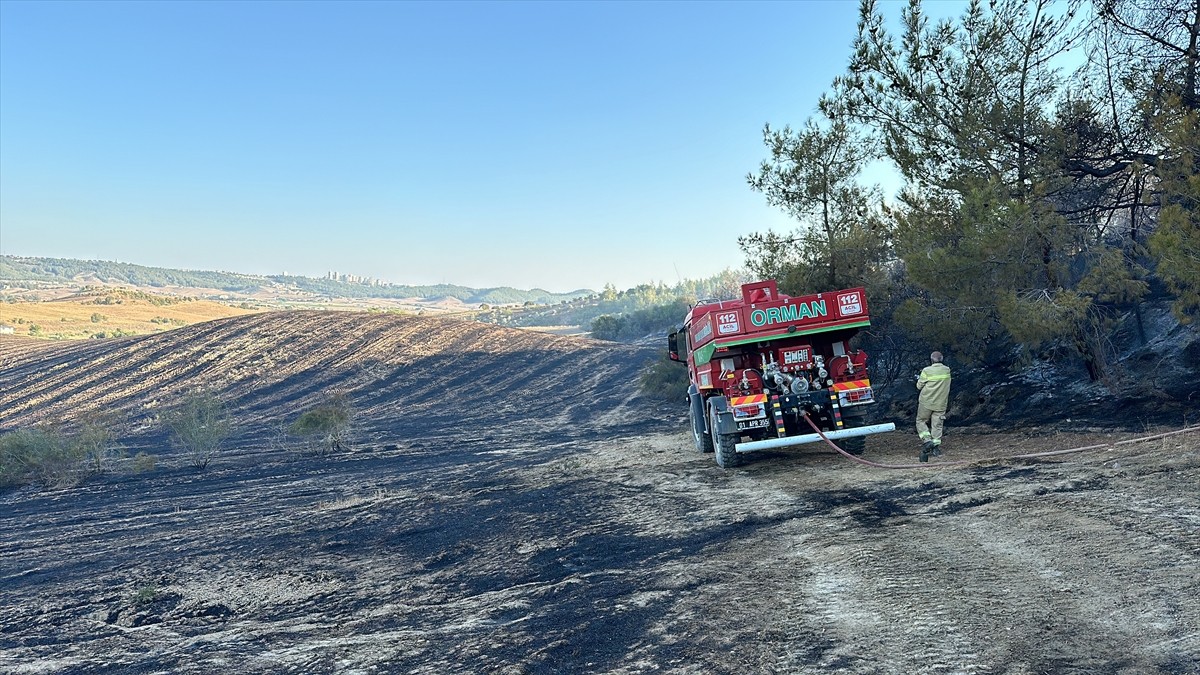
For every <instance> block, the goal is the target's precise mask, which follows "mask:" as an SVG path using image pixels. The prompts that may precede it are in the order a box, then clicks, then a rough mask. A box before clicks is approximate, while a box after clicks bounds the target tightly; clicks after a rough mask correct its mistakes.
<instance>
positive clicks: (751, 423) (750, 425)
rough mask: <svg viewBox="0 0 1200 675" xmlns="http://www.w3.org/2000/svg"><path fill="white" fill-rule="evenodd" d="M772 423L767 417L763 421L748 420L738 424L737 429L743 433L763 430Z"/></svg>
mask: <svg viewBox="0 0 1200 675" xmlns="http://www.w3.org/2000/svg"><path fill="white" fill-rule="evenodd" d="M770 421H771V420H768V419H767V418H765V417H764V418H763V419H761V420H746V421H745V422H738V423H737V428H738V431H742V430H743V429H763V428H766V427H767V425H768V424H769V423H770Z"/></svg>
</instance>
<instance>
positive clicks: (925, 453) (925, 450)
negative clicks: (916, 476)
mask: <svg viewBox="0 0 1200 675" xmlns="http://www.w3.org/2000/svg"><path fill="white" fill-rule="evenodd" d="M934 448H935V446H934V444H933V441H932V440H929V439H926V440H925V442H924V443H922V444H921V461H922V462H928V461H929V453H930V452H931V451H932V450H934Z"/></svg>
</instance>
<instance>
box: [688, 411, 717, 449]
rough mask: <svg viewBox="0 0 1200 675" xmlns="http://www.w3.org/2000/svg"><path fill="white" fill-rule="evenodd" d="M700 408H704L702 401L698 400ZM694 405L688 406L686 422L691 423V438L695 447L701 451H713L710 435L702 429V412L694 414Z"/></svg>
mask: <svg viewBox="0 0 1200 675" xmlns="http://www.w3.org/2000/svg"><path fill="white" fill-rule="evenodd" d="M699 403H700V409H701V410H704V408H703V406H704V402H703V401H699ZM696 407H697V406H695V405H689V406H688V422H690V423H691V425H692V440H693V441H695V442H696V449H697V450H699V451H700V452H702V453H707V452H712V451H713V441H712V436H709V435H708V431H706V430H705V429H704V414H703V413H700V415H699V416H697V414H696Z"/></svg>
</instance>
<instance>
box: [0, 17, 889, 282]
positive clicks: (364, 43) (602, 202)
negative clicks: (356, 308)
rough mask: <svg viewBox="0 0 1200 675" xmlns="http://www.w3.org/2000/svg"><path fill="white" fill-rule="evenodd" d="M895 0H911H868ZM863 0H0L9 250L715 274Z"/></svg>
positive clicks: (376, 268)
mask: <svg viewBox="0 0 1200 675" xmlns="http://www.w3.org/2000/svg"><path fill="white" fill-rule="evenodd" d="M884 8H885V11H886V12H887V13H888V14H890V15H898V14H899V11H900V8H901V5H900V4H899V3H895V2H886V3H884ZM857 13H858V6H857V3H855V2H840V1H839V2H817V1H812V2H792V3H785V2H768V3H748V2H739V3H721V2H663V3H652V2H615V1H614V2H600V3H587V2H532V3H506V2H483V3H471V2H438V3H420V2H403V3H401V2H394V3H389V2H362V3H351V2H339V3H321V2H265V1H263V2H245V3H239V2H202V3H189V2H137V3H103V2H22V1H16V0H3V1H0V253H5V254H13V255H38V256H54V257H71V258H85V259H104V260H118V261H123V262H134V263H139V264H146V265H157V266H165V267H182V268H189V269H220V270H229V271H238V272H247V273H254V274H276V273H280V272H283V271H287V272H289V273H291V274H304V275H310V276H321V275H323V274H324V273H325V272H327V271H329V270H335V271H338V272H343V273H352V274H358V275H365V276H371V277H376V278H381V279H385V280H388V281H393V282H396V283H409V284H426V283H440V282H448V283H457V284H463V285H468V286H475V287H489V286H516V287H520V288H531V287H541V288H545V289H548V290H553V291H568V290H573V289H576V288H581V287H588V288H593V289H599V288H601V287H602V286H603V285H605V284H606V283H612V284H614V285H615V286H617V287H618V288H628V287H631V286H634V285H637V284H639V283H644V282H651V281H665V282H667V283H673V282H675V281H676V280H678V279H679V278H699V277H705V276H709V275H712V274H715V273H717V272H720V271H721V270H723V269H725V268H727V267H739V266H741V264H742V262H743V257H742V254H741V251H740V250H739V249H738V247H737V238H738V237H739V236H740V235H745V234H748V233H750V232H754V231H760V230H764V229H767V228H775V229H790V228H791V227H793V223H791V222H790V221H789V220H788V219H787V218H786V217H785V216H784V215H783V214H782V213H779V212H778V211H777V210H775V209H772V208H770V207H768V206H767V205H766V204H765V201H764V200H763V198H762V196H761V195H759V194H757V193H754V192H752V191H751V190H750V189H749V188H748V187H747V185H746V181H745V175H746V174H747V173H748V172H750V171H753V170H755V168H756V167H757V165H758V163H759V162H760V161H761V160H762V159H763V158H764V157H765V156H766V149H765V148H764V146H763V145H762V139H761V132H762V126H763V124H764V123H766V122H770V123H771V124H772V125H774V126H782V125H783V124H786V123H790V124H792V125H793V126H797V125H800V124H802V123H803V121H804V120H805V118H806V117H808V116H809V115H811V114H812V113H813V112H814V110H815V106H816V102H817V99H818V97H819V96H820V94H821V92H822V91H824V90H825V89H826V88H827V87H828V85H829V82H830V81H831V79H832V78H833V77H834V76H835V75H837V74H839V73H840V72H841V71H842V70H843V68H844V65H845V63H846V60H847V57H848V53H849V45H850V42H851V40H852V38H853V35H854V30H855V23H856V21H857Z"/></svg>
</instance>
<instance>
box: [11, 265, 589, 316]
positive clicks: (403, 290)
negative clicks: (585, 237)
mask: <svg viewBox="0 0 1200 675" xmlns="http://www.w3.org/2000/svg"><path fill="white" fill-rule="evenodd" d="M0 282H3V283H8V284H12V285H21V284H29V283H39V282H40V283H89V282H91V283H97V282H99V283H108V284H128V285H130V286H137V287H143V288H147V287H148V288H164V287H167V286H175V287H182V288H211V289H214V290H219V291H225V292H228V293H235V294H247V295H248V294H251V293H255V292H258V291H260V290H268V289H278V288H280V287H283V288H291V289H295V290H299V291H304V292H307V293H313V294H315V295H320V296H324V297H329V298H391V299H406V298H421V299H424V300H437V299H442V298H454V299H456V300H459V301H461V302H464V303H468V304H489V305H503V304H525V303H534V304H542V305H548V304H555V303H559V302H562V301H563V300H572V299H575V298H580V297H585V296H589V295H593V294H594V291H590V290H587V289H579V290H576V291H571V292H570V293H551V292H550V291H545V290H542V289H540V288H534V289H531V290H520V289H516V288H510V287H507V286H504V287H499V288H468V287H466V286H457V285H453V284H437V285H433V286H409V285H401V284H390V283H385V282H380V281H374V280H368V281H361V282H360V281H343V280H338V279H315V278H312V277H301V276H284V275H275V276H258V275H253V274H238V273H235V272H211V271H204V270H178V269H169V268H164V267H147V266H144V265H133V264H130V263H119V262H110V261H106V260H74V259H70V258H31V257H22V256H11V255H4V256H0Z"/></svg>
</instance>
